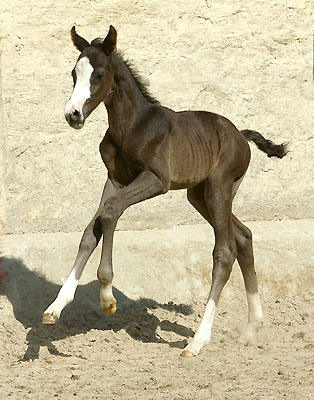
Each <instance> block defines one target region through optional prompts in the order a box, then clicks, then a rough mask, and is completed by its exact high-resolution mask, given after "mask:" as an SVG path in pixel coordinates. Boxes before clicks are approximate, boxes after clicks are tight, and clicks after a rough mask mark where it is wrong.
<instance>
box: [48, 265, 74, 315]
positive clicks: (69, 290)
mask: <svg viewBox="0 0 314 400" xmlns="http://www.w3.org/2000/svg"><path fill="white" fill-rule="evenodd" d="M77 285H78V279H77V277H76V274H75V269H74V270H73V271H72V272H71V273H70V275H69V277H68V278H67V280H66V281H65V283H64V285H63V286H62V288H61V289H60V291H59V293H58V296H57V298H56V299H55V301H54V302H53V303H52V304H51V305H50V306H49V307H48V308H47V310H46V311H45V312H44V313H45V314H53V315H55V316H56V317H58V318H59V317H60V314H61V311H62V310H63V309H64V307H65V306H66V305H67V304H69V303H71V301H72V300H73V298H74V294H75V291H76V288H77Z"/></svg>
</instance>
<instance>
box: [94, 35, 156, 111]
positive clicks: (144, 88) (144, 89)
mask: <svg viewBox="0 0 314 400" xmlns="http://www.w3.org/2000/svg"><path fill="white" fill-rule="evenodd" d="M102 42H103V39H101V38H97V39H94V40H93V41H92V42H91V46H93V47H96V48H98V49H100V48H101V44H102ZM115 54H116V55H117V56H118V57H119V58H120V60H121V61H122V62H123V63H124V65H125V66H126V67H127V69H128V71H129V72H130V74H131V76H132V77H133V79H134V82H135V84H136V86H137V88H138V89H139V91H140V92H141V93H142V95H143V96H144V98H145V99H146V100H147V101H148V102H149V103H153V104H160V103H159V101H158V100H157V99H156V98H155V97H154V96H152V95H151V93H150V92H149V90H148V84H147V83H145V82H144V80H143V78H142V77H141V76H140V75H139V73H138V72H137V71H136V69H135V68H134V65H133V64H132V63H131V62H130V61H129V60H128V59H126V58H125V57H124V56H123V54H122V53H121V51H119V50H117V51H116V52H115Z"/></svg>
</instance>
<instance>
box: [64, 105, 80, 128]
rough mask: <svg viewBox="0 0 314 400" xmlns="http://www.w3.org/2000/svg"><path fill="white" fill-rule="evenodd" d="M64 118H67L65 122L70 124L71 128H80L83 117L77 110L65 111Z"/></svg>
mask: <svg viewBox="0 0 314 400" xmlns="http://www.w3.org/2000/svg"><path fill="white" fill-rule="evenodd" d="M65 119H66V120H67V122H68V124H69V125H70V126H71V128H74V129H81V128H83V126H84V122H85V118H84V116H83V115H82V114H81V113H80V112H79V111H77V110H74V111H70V112H68V113H66V114H65Z"/></svg>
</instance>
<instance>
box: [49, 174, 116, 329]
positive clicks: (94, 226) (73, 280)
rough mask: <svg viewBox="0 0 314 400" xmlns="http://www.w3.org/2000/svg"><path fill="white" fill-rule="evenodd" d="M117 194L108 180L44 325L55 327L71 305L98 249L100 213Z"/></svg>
mask: <svg viewBox="0 0 314 400" xmlns="http://www.w3.org/2000/svg"><path fill="white" fill-rule="evenodd" d="M116 192H117V188H116V187H115V186H114V185H113V183H112V182H111V181H110V180H109V179H108V180H107V182H106V184H105V187H104V190H103V194H102V197H101V200H100V204H99V207H98V210H97V212H96V214H95V215H94V217H93V219H92V220H91V222H90V223H89V224H88V226H87V227H86V229H85V231H84V234H83V236H82V239H81V242H80V246H79V251H78V254H77V256H76V260H75V262H74V265H73V267H72V269H71V272H70V274H69V276H68V278H67V280H66V281H65V283H64V284H63V286H62V287H61V289H60V291H59V293H58V296H57V298H56V299H55V300H54V302H53V303H52V304H51V305H50V306H49V307H48V308H47V309H46V310H45V311H44V315H43V319H42V323H43V324H45V325H53V324H55V323H56V322H57V320H58V319H59V318H60V314H61V311H62V310H63V309H64V307H65V306H66V305H67V304H69V303H71V301H72V300H73V298H74V294H75V291H76V288H77V285H78V281H79V279H80V278H81V276H82V273H83V270H84V268H85V266H86V263H87V261H88V259H89V257H90V256H91V254H92V253H93V251H94V250H95V248H96V247H97V245H98V243H99V240H100V238H101V236H102V229H101V222H100V217H99V215H100V213H101V211H102V209H103V207H104V204H105V202H106V201H107V199H108V198H109V197H111V196H112V195H114V194H115V193H116Z"/></svg>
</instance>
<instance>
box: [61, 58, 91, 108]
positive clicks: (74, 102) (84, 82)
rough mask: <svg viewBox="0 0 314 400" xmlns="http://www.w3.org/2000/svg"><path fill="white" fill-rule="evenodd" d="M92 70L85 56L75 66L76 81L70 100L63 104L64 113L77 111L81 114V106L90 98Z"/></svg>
mask: <svg viewBox="0 0 314 400" xmlns="http://www.w3.org/2000/svg"><path fill="white" fill-rule="evenodd" d="M93 71H94V68H93V67H92V66H91V63H90V62H89V59H88V58H87V57H83V58H81V59H80V60H79V61H78V62H77V64H76V66H75V73H76V83H75V87H74V90H73V93H72V96H71V98H70V100H69V101H68V103H67V105H66V106H65V114H70V112H73V111H79V112H80V114H81V115H83V106H84V103H85V101H86V100H87V99H89V98H90V77H91V75H92V73H93Z"/></svg>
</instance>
